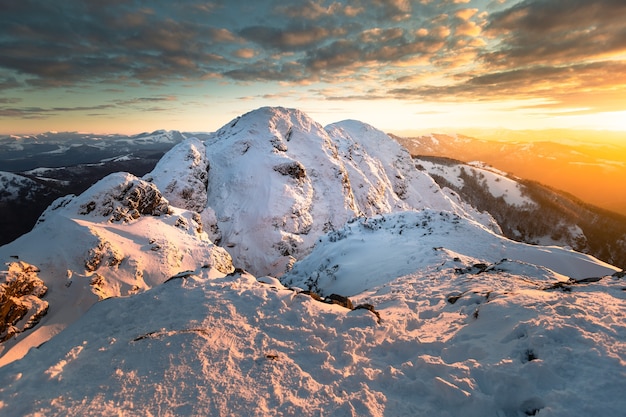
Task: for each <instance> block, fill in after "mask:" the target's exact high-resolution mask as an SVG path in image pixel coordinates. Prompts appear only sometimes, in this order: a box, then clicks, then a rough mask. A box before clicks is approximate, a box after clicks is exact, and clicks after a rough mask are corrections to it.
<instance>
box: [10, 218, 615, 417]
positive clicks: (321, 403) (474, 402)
mask: <svg viewBox="0 0 626 417" xmlns="http://www.w3.org/2000/svg"><path fill="white" fill-rule="evenodd" d="M427 217H431V219H430V220H429V222H428V226H426V227H425V226H422V223H421V222H419V220H423V219H425V218H427ZM456 221H459V222H460V223H455V222H456ZM368 223H369V222H368ZM366 224H367V223H366V222H365V221H361V222H359V223H358V227H356V223H353V224H351V225H349V226H348V227H347V228H346V229H345V230H342V231H338V232H336V233H335V234H331V235H330V236H329V237H328V239H326V240H324V241H323V242H320V244H319V245H320V247H319V248H316V250H314V252H313V253H312V254H311V255H310V257H313V258H314V259H311V260H310V261H309V260H308V258H307V259H305V260H304V261H303V264H304V263H305V262H307V261H308V262H313V263H315V262H320V261H323V257H324V256H325V255H324V254H328V253H332V254H334V259H333V261H338V262H340V265H341V267H342V268H344V267H348V268H350V267H352V268H354V267H356V270H359V271H360V272H361V273H362V274H363V275H361V276H360V277H357V276H352V277H350V276H348V275H344V276H341V277H337V282H342V281H344V280H347V281H348V282H347V284H348V285H350V286H351V287H352V288H353V289H357V288H358V291H361V290H363V288H364V285H363V284H366V285H365V287H367V288H369V289H368V290H367V291H364V292H360V293H359V294H357V295H355V296H354V297H353V301H354V303H355V305H356V304H357V303H370V304H373V305H374V306H375V309H376V312H377V314H378V316H377V315H375V314H374V313H373V312H372V311H369V310H368V309H367V308H359V309H355V310H349V309H346V308H344V307H341V306H339V305H336V304H328V303H324V302H319V301H316V300H315V299H314V298H312V297H310V296H308V295H305V294H298V293H297V292H295V291H294V290H290V289H286V288H284V287H283V286H282V285H281V284H279V283H277V282H276V281H275V280H272V279H270V278H264V279H263V281H266V282H268V284H264V283H261V282H259V281H257V280H256V279H255V278H254V277H253V276H251V275H249V274H246V273H236V274H232V275H230V276H226V277H223V278H215V277H210V276H209V275H208V272H206V271H203V270H198V271H196V272H195V273H193V274H190V275H189V276H188V277H186V278H178V279H174V280H170V281H169V282H167V283H165V284H162V285H160V286H158V287H156V288H153V289H151V290H149V291H147V292H145V293H143V294H138V295H136V296H132V297H127V298H116V299H108V300H104V301H102V302H100V303H98V304H96V305H95V306H94V307H93V308H92V309H90V310H89V311H88V312H87V313H86V314H85V315H84V316H83V317H82V318H81V319H80V320H79V321H78V322H76V323H75V324H74V325H72V326H70V327H69V328H68V329H67V330H66V331H64V332H63V333H61V334H60V335H58V336H57V337H55V338H54V339H52V340H51V341H50V342H48V343H46V344H44V345H43V346H41V347H39V348H37V349H34V350H32V351H31V352H30V353H29V354H28V356H27V357H26V358H24V360H22V361H18V362H14V363H12V364H9V365H7V366H5V367H3V368H0V407H1V408H0V409H1V410H2V412H3V413H8V414H13V415H24V414H31V413H35V414H36V413H42V414H46V415H64V416H75V415H85V414H100V415H102V414H105V415H109V414H124V415H130V416H134V415H146V414H149V415H216V416H222V415H223V416H226V415H233V414H236V415H257V416H265V415H303V416H317V415H320V414H323V415H339V416H357V415H358V416H383V415H431V416H449V415H459V414H460V413H462V415H464V416H469V417H472V416H476V417H478V416H485V415H507V416H523V415H542V414H545V415H555V416H565V415H581V414H582V415H618V414H619V413H620V412H621V411H622V410H623V407H624V406H625V405H626V403H625V402H624V399H623V396H622V395H621V393H622V392H623V390H624V389H625V388H626V383H625V379H624V377H623V376H624V370H625V369H626V363H625V362H624V357H625V356H624V355H626V350H625V347H624V344H623V340H624V337H625V336H626V326H625V325H624V318H625V317H626V315H625V313H626V311H625V310H624V291H623V290H622V288H623V287H624V280H623V278H618V275H615V276H612V277H611V276H605V277H603V278H599V279H597V280H594V281H590V282H586V281H580V282H578V283H575V282H574V281H567V279H566V277H564V276H563V275H560V274H556V273H555V272H553V271H551V270H549V269H547V268H545V267H541V266H538V265H537V264H533V263H531V262H532V261H537V260H539V261H540V259H539V256H538V255H539V254H540V253H541V250H542V248H539V247H535V248H532V249H531V248H529V247H525V249H523V250H520V251H519V253H522V252H523V253H526V254H527V255H529V256H528V257H527V261H528V262H519V261H514V260H507V261H499V262H497V263H496V264H495V265H484V266H481V265H480V264H479V261H483V259H482V258H473V257H471V256H467V255H465V254H464V253H466V250H468V249H469V250H470V251H471V250H472V248H471V247H470V246H468V245H466V246H465V247H461V248H459V247H458V246H459V245H458V243H457V247H456V249H459V250H460V252H455V251H453V250H450V249H448V248H446V247H440V248H435V249H433V248H432V244H433V243H434V242H441V239H443V241H444V242H445V243H447V244H454V243H455V242H460V241H463V240H467V239H473V238H475V236H474V234H473V233H474V231H473V230H471V228H472V227H476V225H474V226H471V225H468V224H465V221H464V220H460V219H459V218H457V217H454V216H451V215H444V216H440V215H439V212H428V211H427V212H424V213H399V214H394V215H389V216H385V217H380V218H376V219H373V224H371V223H370V224H369V226H366ZM457 225H461V226H462V227H461V228H460V229H458V228H457V227H456V226H457ZM373 226H375V227H373ZM468 227H469V228H468ZM429 228H432V229H433V230H434V233H433V234H432V235H429V236H428V237H426V238H425V240H424V239H411V238H409V239H404V240H403V242H404V245H405V246H406V248H401V249H400V250H398V249H397V248H396V247H394V246H392V245H390V244H389V243H390V240H389V239H390V236H396V237H397V236H399V235H400V230H403V231H404V233H402V235H403V236H404V235H407V236H408V237H413V236H421V235H423V234H424V232H427V231H428V229H429ZM480 230H482V231H484V229H482V228H480ZM468 233H469V234H468ZM340 234H346V235H347V236H348V237H346V238H345V239H340V240H335V239H333V238H332V236H335V237H337V236H338V235H340ZM483 239H485V241H484V242H483V245H484V248H485V249H487V248H488V247H489V246H490V245H493V243H494V240H495V241H498V239H500V238H497V237H496V236H493V235H492V236H491V238H489V235H484V236H483ZM359 242H361V243H360V244H361V245H362V246H366V247H367V248H363V247H362V248H361V253H365V254H372V253H376V254H377V256H378V258H379V259H384V260H385V261H386V266H387V267H386V268H385V270H386V271H387V272H388V275H387V276H386V277H384V278H383V279H379V280H378V281H377V282H375V283H372V282H369V283H368V282H366V279H365V278H366V277H368V276H372V275H376V272H377V271H372V270H371V269H369V268H368V267H369V266H370V265H371V262H370V260H372V261H373V262H375V260H374V259H372V258H371V257H357V258H354V256H351V255H350V253H348V254H344V253H343V251H345V250H347V251H352V253H354V252H356V251H358V249H355V245H358V244H359ZM501 244H503V245H504V246H506V245H507V244H506V243H504V240H503V241H502V242H501ZM409 246H412V248H413V249H412V250H409V249H408V247H409ZM552 250H553V252H552V253H551V254H550V255H549V256H546V257H543V259H547V258H550V259H552V260H553V261H555V262H556V263H560V264H563V265H565V264H568V263H570V262H571V261H574V263H575V262H578V261H582V262H584V263H585V264H586V265H587V267H586V268H587V272H595V273H603V272H604V273H610V272H612V271H613V270H614V269H613V268H610V267H608V266H606V265H602V264H599V263H597V262H595V261H593V259H592V258H589V257H584V256H582V255H577V254H575V253H566V252H565V251H559V250H556V249H554V248H553V249H552ZM426 253H428V256H426V257H424V258H423V259H422V261H421V262H417V263H414V264H413V268H414V270H413V272H411V273H406V267H405V266H404V264H405V262H404V261H405V260H408V259H407V256H410V255H411V254H412V255H416V254H417V255H418V256H422V254H426ZM535 257H537V258H538V259H534V258H535ZM354 260H357V261H358V264H356V265H355V264H352V263H351V262H352V261H354ZM433 261H435V262H433ZM297 268H300V267H299V266H298V264H297V265H296V267H295V268H294V270H295V269H297ZM356 270H355V271H356ZM357 278H358V279H357ZM355 279H356V280H355ZM327 283H328V284H330V285H328V286H326V285H325V286H324V288H326V292H328V291H330V290H332V289H335V287H333V285H334V284H333V283H332V282H327ZM320 284H321V283H320ZM103 318H105V320H103ZM590 347H593V348H592V349H590ZM85 375H89V383H86V381H85ZM104 387H106V388H104Z"/></svg>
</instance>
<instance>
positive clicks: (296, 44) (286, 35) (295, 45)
mask: <svg viewBox="0 0 626 417" xmlns="http://www.w3.org/2000/svg"><path fill="white" fill-rule="evenodd" d="M331 34H332V35H333V36H338V35H341V34H342V33H341V30H333V31H331V30H328V29H325V28H323V27H318V26H312V27H307V28H287V29H279V28H274V27H268V26H251V27H247V28H244V29H242V30H241V31H240V32H239V35H241V36H242V37H243V38H245V39H247V40H249V41H251V42H255V43H258V44H259V45H261V46H264V47H266V48H274V49H278V50H281V51H293V50H302V49H303V48H309V47H311V46H313V45H317V44H319V43H320V42H321V41H323V40H325V39H327V38H328V37H329V36H330V35H331Z"/></svg>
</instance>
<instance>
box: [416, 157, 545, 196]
mask: <svg viewBox="0 0 626 417" xmlns="http://www.w3.org/2000/svg"><path fill="white" fill-rule="evenodd" d="M419 164H420V165H422V166H423V167H424V168H425V169H426V171H427V172H428V173H429V174H436V175H440V176H442V177H443V178H445V179H446V180H447V181H448V182H450V183H451V184H453V185H456V186H458V187H463V185H464V182H463V179H462V178H461V172H462V170H464V171H465V172H466V173H468V174H469V175H471V176H473V177H475V178H477V179H478V180H479V181H480V182H481V183H482V184H484V185H485V189H486V190H487V191H488V192H489V193H490V194H491V195H492V196H494V197H496V198H498V197H502V198H503V199H504V201H505V202H506V203H507V204H509V205H512V206H518V207H535V206H536V203H535V202H534V201H533V200H532V199H531V198H530V197H528V196H527V195H524V193H523V192H522V186H521V185H520V183H519V182H517V181H515V179H513V178H509V177H508V176H507V174H506V173H504V172H502V171H500V170H497V169H495V168H493V167H490V166H488V165H486V164H484V163H482V162H472V163H470V164H464V163H458V164H438V163H435V162H432V161H427V160H424V159H420V160H419Z"/></svg>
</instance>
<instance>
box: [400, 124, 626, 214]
mask: <svg viewBox="0 0 626 417" xmlns="http://www.w3.org/2000/svg"><path fill="white" fill-rule="evenodd" d="M597 135H600V136H601V135H602V133H601V132H599V133H597ZM392 136H393V135H392ZM393 137H394V138H395V139H396V140H398V141H399V142H400V143H401V144H402V145H403V146H405V147H406V148H407V149H408V150H409V152H411V154H412V155H416V156H417V155H425V156H443V157H448V158H453V159H458V160H462V161H463V162H472V161H482V162H485V163H487V164H489V165H491V166H493V167H495V168H497V169H500V170H503V171H506V172H508V173H509V174H513V175H516V176H517V177H519V178H523V179H525V180H533V181H537V182H540V183H542V184H545V185H548V186H550V187H553V188H555V189H558V190H563V191H566V192H568V193H570V194H572V195H574V196H576V197H578V198H579V199H581V200H583V201H585V202H587V203H589V204H593V205H595V206H598V207H602V208H605V209H608V210H610V211H613V212H616V213H620V214H622V215H626V181H624V180H623V179H624V178H626V143H624V142H621V143H620V142H618V141H607V142H605V143H602V142H599V141H598V139H597V138H593V139H594V141H588V142H584V141H583V140H582V139H576V140H565V139H563V138H562V137H558V136H557V137H554V138H553V140H551V141H546V140H544V141H536V142H529V141H517V142H513V141H507V142H505V141H493V140H490V141H488V140H482V139H477V138H473V137H469V136H464V135H445V134H431V135H424V136H419V137H409V138H407V137H398V136H393Z"/></svg>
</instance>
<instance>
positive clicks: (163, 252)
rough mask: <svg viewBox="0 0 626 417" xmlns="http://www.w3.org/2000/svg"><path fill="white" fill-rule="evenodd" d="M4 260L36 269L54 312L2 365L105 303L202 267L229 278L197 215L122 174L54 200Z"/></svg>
mask: <svg viewBox="0 0 626 417" xmlns="http://www.w3.org/2000/svg"><path fill="white" fill-rule="evenodd" d="M0 259H2V260H3V261H4V262H6V263H15V262H16V261H17V260H20V261H24V262H27V263H28V264H29V265H33V266H34V268H36V269H38V274H37V278H39V279H41V280H43V282H44V283H45V285H46V286H47V287H48V294H47V295H46V297H45V299H46V300H47V302H48V303H49V306H50V309H49V311H48V313H47V314H46V315H45V317H43V318H42V319H41V321H40V323H39V324H38V325H37V327H35V328H34V329H32V330H29V331H27V332H24V333H21V331H18V332H16V334H15V337H13V338H10V339H9V340H7V341H6V342H5V343H4V344H2V345H1V346H0V349H1V350H0V353H1V354H2V357H0V365H1V364H5V363H7V362H8V361H12V360H14V359H16V358H19V357H21V356H23V355H24V354H25V353H26V351H27V350H28V349H29V348H30V347H32V346H37V345H39V344H40V343H42V342H45V341H46V340H48V339H49V338H50V337H51V336H52V335H54V334H56V333H58V332H59V331H60V330H62V329H63V328H64V327H65V326H67V324H68V323H71V322H72V321H74V320H76V319H77V318H78V317H80V315H81V314H83V313H84V312H85V311H86V310H87V309H88V308H89V307H90V306H91V305H92V304H93V303H95V302H97V301H98V300H100V299H104V298H108V297H117V296H125V295H129V294H133V293H137V292H140V291H144V290H146V289H148V288H151V287H153V286H155V285H158V284H160V283H162V282H163V281H165V280H166V279H168V278H169V277H171V276H173V275H175V274H177V273H179V272H181V271H185V270H188V269H195V268H198V267H199V266H200V265H203V266H205V267H207V268H210V269H211V271H215V274H217V275H219V274H221V275H224V274H226V273H228V272H231V271H232V263H231V260H230V256H229V255H228V254H227V253H226V252H225V251H224V250H223V249H222V248H218V247H216V246H214V245H213V244H212V243H211V242H210V241H209V239H208V238H207V236H206V233H204V232H202V230H201V223H200V218H199V216H198V214H197V213H192V212H189V211H186V210H183V209H178V208H175V207H172V206H170V205H169V204H168V201H167V200H165V199H164V198H163V197H162V195H161V193H160V192H159V191H158V189H156V187H155V186H154V185H152V184H150V183H147V182H145V181H142V180H139V179H138V178H136V177H134V176H132V175H130V174H123V173H119V174H111V175H110V176H108V177H106V178H104V179H102V180H101V181H100V182H98V183H97V184H95V185H94V186H93V187H91V188H90V189H89V190H87V191H86V192H85V193H83V194H81V195H80V196H79V197H73V196H68V197H65V198H62V199H59V200H57V201H56V202H55V203H53V205H51V206H50V208H48V210H47V211H46V212H44V214H42V216H41V217H40V219H39V222H38V224H37V225H36V226H35V228H34V229H33V230H32V231H31V232H30V233H28V234H26V235H24V236H22V237H20V238H19V239H17V240H16V241H14V242H12V243H11V244H9V245H5V246H1V247H0Z"/></svg>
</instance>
